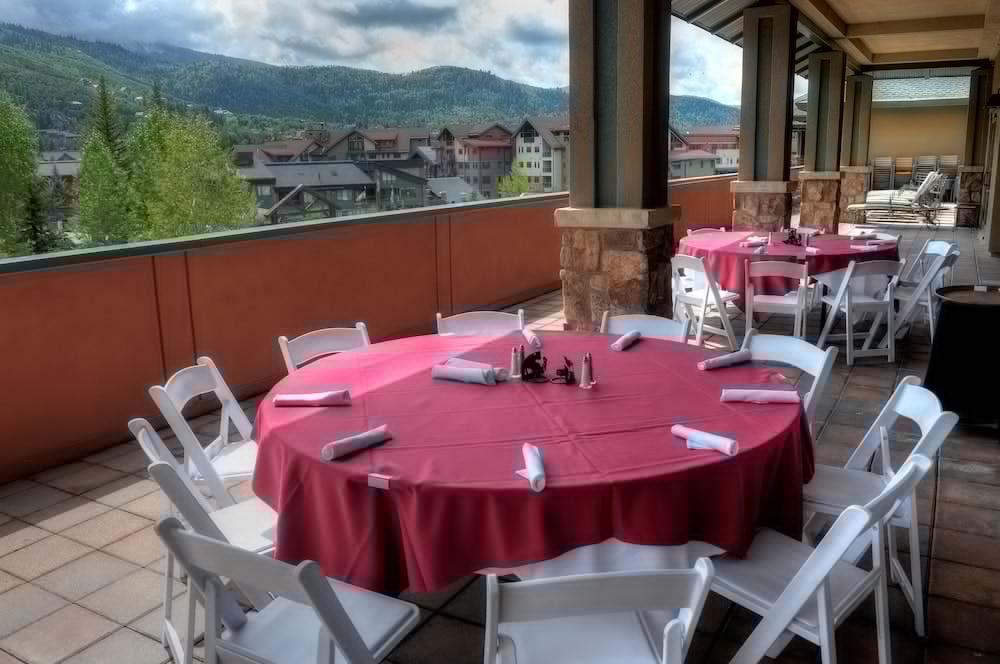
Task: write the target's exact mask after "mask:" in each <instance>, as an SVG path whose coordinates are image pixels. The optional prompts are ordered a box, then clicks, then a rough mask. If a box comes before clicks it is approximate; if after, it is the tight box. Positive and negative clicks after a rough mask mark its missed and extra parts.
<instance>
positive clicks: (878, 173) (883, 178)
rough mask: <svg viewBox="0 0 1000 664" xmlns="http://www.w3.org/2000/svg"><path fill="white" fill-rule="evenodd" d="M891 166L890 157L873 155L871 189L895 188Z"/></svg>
mask: <svg viewBox="0 0 1000 664" xmlns="http://www.w3.org/2000/svg"><path fill="white" fill-rule="evenodd" d="M892 166H893V164H892V157H875V159H874V160H872V185H871V187H870V188H871V189H895V187H894V186H893V168H892Z"/></svg>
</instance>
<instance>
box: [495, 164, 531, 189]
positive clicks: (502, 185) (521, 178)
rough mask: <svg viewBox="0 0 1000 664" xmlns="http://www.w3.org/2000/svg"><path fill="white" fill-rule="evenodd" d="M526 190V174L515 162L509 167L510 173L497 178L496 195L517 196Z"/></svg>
mask: <svg viewBox="0 0 1000 664" xmlns="http://www.w3.org/2000/svg"><path fill="white" fill-rule="evenodd" d="M527 191H528V176H527V175H525V173H524V170H523V169H522V168H521V167H519V166H518V165H517V163H516V162H515V163H514V165H513V166H512V167H511V169H510V175H504V176H502V177H499V178H497V195H499V196H500V197H501V198H508V197H511V196H519V195H520V194H523V193H526V192H527Z"/></svg>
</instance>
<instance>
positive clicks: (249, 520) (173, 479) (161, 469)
mask: <svg viewBox="0 0 1000 664" xmlns="http://www.w3.org/2000/svg"><path fill="white" fill-rule="evenodd" d="M149 474H150V475H151V476H152V478H153V479H154V480H156V483H157V484H159V485H160V489H162V490H163V494H164V495H165V496H166V497H167V499H168V500H170V502H171V503H172V504H173V506H174V507H175V508H176V509H177V511H178V512H179V513H180V515H181V516H182V517H183V518H184V521H185V522H187V524H188V525H189V526H190V527H191V528H192V529H193V530H194V531H195V532H197V533H201V534H202V535H204V536H205V537H211V538H213V539H216V540H219V541H220V542H226V543H229V544H232V545H233V546H236V547H239V548H240V549H243V550H245V551H249V552H250V553H253V554H269V553H271V552H272V551H273V550H274V530H275V528H276V527H277V522H278V515H277V514H276V513H275V512H274V510H273V509H271V507H270V506H269V505H268V504H267V503H265V502H264V501H262V500H260V499H259V498H257V497H253V498H251V499H250V500H245V501H243V502H240V503H237V504H235V505H230V506H229V507H223V508H221V509H215V508H213V507H212V505H211V504H210V503H209V502H208V501H206V500H205V498H204V497H203V496H202V495H201V493H200V492H199V491H198V490H197V489H196V488H195V487H194V485H192V484H191V480H190V479H189V478H188V477H187V474H186V473H184V471H183V469H182V468H180V467H179V466H178V465H177V464H176V463H170V462H169V461H157V462H156V463H153V464H150V466H149ZM173 583H174V556H173V552H172V551H170V550H168V551H167V560H166V570H165V572H164V588H163V641H164V644H165V645H166V646H167V647H168V648H169V649H170V652H171V654H172V655H173V656H174V661H175V662H181V663H184V664H189V663H190V662H191V656H192V653H193V650H194V634H195V626H194V615H195V611H194V601H195V596H194V594H192V593H191V588H190V586H189V587H188V607H187V634H186V635H185V638H184V641H183V642H182V641H181V637H180V633H179V630H178V628H177V625H176V624H175V623H174V620H173V595H174V593H173V590H174V586H173ZM241 590H242V591H244V594H245V596H246V598H247V599H248V600H249V601H250V602H251V603H252V604H253V605H254V606H258V607H259V606H263V605H266V604H267V602H269V601H270V598H269V597H267V596H266V595H265V594H264V593H261V592H259V591H257V590H255V588H254V587H252V586H251V587H248V588H246V589H243V588H241Z"/></svg>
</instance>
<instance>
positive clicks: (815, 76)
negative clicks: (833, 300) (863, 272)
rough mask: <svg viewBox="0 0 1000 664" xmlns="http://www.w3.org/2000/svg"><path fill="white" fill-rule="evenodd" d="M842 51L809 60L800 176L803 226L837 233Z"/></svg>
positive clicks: (844, 65)
mask: <svg viewBox="0 0 1000 664" xmlns="http://www.w3.org/2000/svg"><path fill="white" fill-rule="evenodd" d="M845 67H846V60H845V58H844V53H843V52H842V51H828V52H825V53H813V54H811V55H810V56H809V106H808V112H807V116H806V150H805V160H804V162H805V168H804V169H803V171H802V172H801V173H799V189H800V194H801V209H800V217H799V220H800V225H802V226H811V227H814V228H822V229H824V230H826V231H827V232H829V233H836V232H837V224H838V223H839V221H840V171H839V170H838V169H839V167H840V123H841V118H842V116H843V111H844V104H843V98H844V72H845Z"/></svg>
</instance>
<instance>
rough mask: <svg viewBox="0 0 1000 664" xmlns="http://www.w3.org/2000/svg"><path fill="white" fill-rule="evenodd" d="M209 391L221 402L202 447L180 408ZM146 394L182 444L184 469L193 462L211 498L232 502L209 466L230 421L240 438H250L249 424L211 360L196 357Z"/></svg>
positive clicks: (223, 442) (223, 443)
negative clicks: (215, 427)
mask: <svg viewBox="0 0 1000 664" xmlns="http://www.w3.org/2000/svg"><path fill="white" fill-rule="evenodd" d="M209 393H212V394H214V395H215V397H216V398H217V399H218V400H219V403H221V404H222V409H221V412H220V416H219V435H218V436H216V437H215V439H214V440H212V442H211V443H210V444H209V445H208V446H207V447H205V448H203V447H202V446H201V442H200V441H199V440H198V437H197V436H195V434H194V431H192V430H191V425H190V424H188V422H187V420H186V419H185V418H184V415H183V410H184V407H185V406H186V405H187V404H188V403H190V401H191V400H192V399H194V398H195V397H198V396H201V395H203V394H209ZM149 395H150V396H151V397H152V398H153V401H154V402H155V403H156V406H157V407H158V408H159V409H160V413H161V414H162V415H163V417H164V419H166V421H167V424H168V425H169V426H170V429H171V430H172V431H173V432H174V435H175V436H177V440H179V441H180V442H181V445H183V447H184V466H185V468H188V467H189V466H192V465H193V466H194V468H196V469H197V470H198V472H199V473H200V474H201V476H202V477H204V478H205V482H206V484H208V488H209V490H210V491H211V492H212V497H213V498H214V499H215V500H216V502H217V503H218V504H219V505H220V506H225V505H231V504H233V502H234V501H233V499H232V498H231V497H230V496H229V494H228V493H227V492H226V488H225V485H223V483H222V479H221V478H220V477H219V475H218V473H216V472H215V468H213V466H212V462H211V458H212V457H213V456H214V455H215V454H217V453H218V452H219V451H220V450H221V449H222V448H223V447H225V446H226V445H228V444H229V438H230V428H229V427H230V424H232V425H234V426H235V427H236V430H237V432H238V433H239V435H240V438H241V439H242V440H246V439H248V438H250V436H251V434H252V433H253V424H252V423H251V422H250V419H249V418H248V417H247V415H246V413H244V412H243V409H242V408H241V407H240V402H239V401H237V400H236V397H235V396H233V393H232V390H230V389H229V386H228V385H226V381H224V380H223V379H222V374H221V373H219V369H218V368H217V367H216V366H215V362H213V361H212V360H211V358H208V357H199V358H198V364H196V365H194V366H193V367H187V368H186V369H181V370H180V371H178V372H177V373H175V374H174V375H173V376H171V377H170V380H168V381H167V382H166V383H165V384H164V385H162V386H160V385H154V386H153V387H151V388H149Z"/></svg>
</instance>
